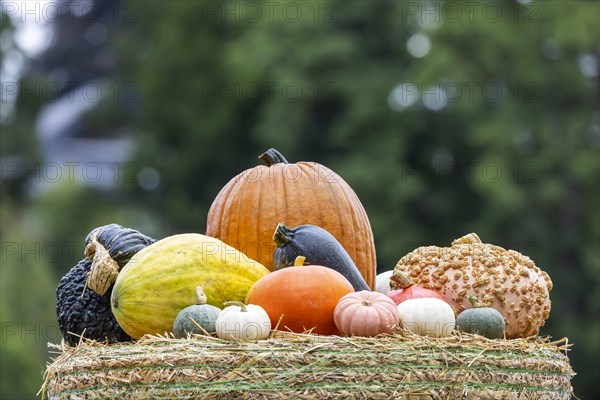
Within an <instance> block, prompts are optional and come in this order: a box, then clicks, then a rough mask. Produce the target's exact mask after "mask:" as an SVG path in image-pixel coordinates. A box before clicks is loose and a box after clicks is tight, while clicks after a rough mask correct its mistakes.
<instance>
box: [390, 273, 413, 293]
mask: <svg viewBox="0 0 600 400" xmlns="http://www.w3.org/2000/svg"><path fill="white" fill-rule="evenodd" d="M390 281H392V282H394V283H396V285H394V286H396V287H398V288H399V289H406V288H407V287H409V286H412V285H414V284H415V283H414V282H413V280H412V279H410V276H408V275H407V274H405V273H404V272H402V271H399V270H394V272H393V273H392V276H390Z"/></svg>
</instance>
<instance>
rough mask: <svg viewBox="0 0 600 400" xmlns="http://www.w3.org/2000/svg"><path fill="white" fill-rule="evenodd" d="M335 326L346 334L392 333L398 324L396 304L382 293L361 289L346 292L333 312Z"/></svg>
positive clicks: (372, 334) (370, 334) (374, 334)
mask: <svg viewBox="0 0 600 400" xmlns="http://www.w3.org/2000/svg"><path fill="white" fill-rule="evenodd" d="M333 319H334V321H335V326H337V328H338V329H339V330H340V331H341V332H342V333H343V334H344V335H346V336H376V335H379V334H380V333H392V332H393V330H394V328H395V327H396V326H398V325H399V324H400V319H399V318H398V309H397V308H396V304H394V302H393V301H392V299H390V298H389V297H387V296H386V295H384V294H382V293H377V292H369V291H368V290H361V291H360V292H356V293H348V294H347V295H345V296H344V297H342V299H341V300H340V301H339V303H338V305H337V306H336V307H335V311H334V313H333Z"/></svg>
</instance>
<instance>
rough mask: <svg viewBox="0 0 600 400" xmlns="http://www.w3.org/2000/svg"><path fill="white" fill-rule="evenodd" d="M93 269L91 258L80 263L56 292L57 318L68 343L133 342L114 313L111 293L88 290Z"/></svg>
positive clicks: (62, 280) (68, 273)
mask: <svg viewBox="0 0 600 400" xmlns="http://www.w3.org/2000/svg"><path fill="white" fill-rule="evenodd" d="M91 266H92V262H91V261H90V260H88V259H87V258H84V259H83V260H81V261H79V263H77V265H75V266H74V267H73V268H71V269H70V270H69V272H67V274H66V275H65V276H63V278H62V279H61V280H60V283H59V284H58V287H57V288H56V317H57V320H58V327H59V328H60V331H61V332H62V335H63V337H64V338H65V342H67V343H68V344H70V345H71V346H75V345H77V343H79V341H80V340H81V336H84V337H85V338H87V339H93V340H98V341H102V342H104V341H108V342H110V343H113V342H124V341H129V340H131V338H130V337H129V335H127V334H126V333H125V331H123V329H121V327H120V326H119V324H118V323H117V320H116V319H115V317H114V315H113V313H112V311H111V308H110V292H111V291H110V290H109V292H108V293H107V294H105V295H100V294H98V293H96V292H94V291H93V290H90V289H88V288H87V287H86V286H87V274H88V272H89V271H90V268H91Z"/></svg>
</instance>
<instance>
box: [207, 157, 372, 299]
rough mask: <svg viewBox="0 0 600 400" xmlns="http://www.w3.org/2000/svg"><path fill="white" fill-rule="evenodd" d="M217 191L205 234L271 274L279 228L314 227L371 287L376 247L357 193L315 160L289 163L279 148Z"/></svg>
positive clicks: (209, 212)
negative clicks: (345, 255)
mask: <svg viewBox="0 0 600 400" xmlns="http://www.w3.org/2000/svg"><path fill="white" fill-rule="evenodd" d="M259 158H260V159H261V160H262V161H263V162H264V163H265V165H259V166H256V167H254V168H251V169H248V170H246V171H244V172H242V173H241V174H239V175H237V176H236V177H234V178H233V179H232V180H230V181H229V182H228V183H227V184H226V185H225V186H224V187H223V189H221V191H220V192H219V194H218V195H217V197H216V198H215V200H214V201H213V203H212V205H211V207H210V210H209V211H208V217H207V224H206V235H208V236H212V237H215V238H218V239H220V240H222V241H223V242H225V243H227V244H228V245H230V246H232V247H235V248H236V249H238V250H239V251H241V252H242V253H244V254H246V255H248V256H249V257H250V258H252V259H254V260H256V261H258V262H259V263H260V264H262V265H264V266H265V267H267V268H268V269H269V270H270V271H273V253H274V252H275V248H276V246H275V243H274V242H273V231H275V228H276V227H277V224H278V223H280V222H284V223H285V224H286V225H288V226H299V225H306V224H311V225H317V226H320V227H321V228H323V229H325V230H326V231H328V232H329V233H331V234H332V235H333V237H335V238H336V239H337V241H338V242H340V243H341V245H342V246H343V247H344V249H345V250H346V251H347V252H348V254H349V255H350V258H352V261H354V264H356V266H357V267H358V270H359V271H360V273H361V275H362V276H363V278H364V279H365V282H366V283H367V285H369V287H370V288H371V289H374V288H375V275H376V273H377V272H376V270H377V265H376V260H375V243H374V241H373V231H372V230H371V225H370V223H369V218H368V217H367V214H366V212H365V209H364V208H363V206H362V204H361V202H360V200H359V199H358V197H357V196H356V193H354V191H353V190H352V189H351V188H350V186H348V184H347V183H346V182H345V181H344V180H343V179H342V177H340V176H339V175H337V174H336V173H335V172H333V171H332V170H331V169H329V168H327V167H325V166H323V165H321V164H318V163H316V162H304V161H303V162H298V163H288V161H287V160H286V159H285V157H283V156H282V155H281V154H280V153H279V152H278V151H277V150H275V149H270V150H268V151H266V152H265V153H264V154H262V155H261V156H260V157H259Z"/></svg>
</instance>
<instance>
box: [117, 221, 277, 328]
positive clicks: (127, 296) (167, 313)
mask: <svg viewBox="0 0 600 400" xmlns="http://www.w3.org/2000/svg"><path fill="white" fill-rule="evenodd" d="M268 273H269V270H268V269H267V268H265V267H264V266H263V265H261V264H259V263H258V262H256V261H254V260H252V259H250V258H249V257H247V256H246V255H244V254H243V253H241V252H239V251H237V250H236V249H234V248H233V247H231V246H228V245H226V244H225V243H223V242H221V241H220V240H218V239H215V238H211V237H209V236H204V235H200V234H195V233H188V234H181V235H174V236H170V237H167V238H164V239H162V240H159V241H158V242H156V243H154V244H152V245H150V246H148V247H146V248H145V249H143V250H142V251H140V252H139V253H137V254H136V255H135V256H134V257H132V258H131V260H130V261H129V262H128V263H127V265H125V267H124V268H123V269H122V270H121V272H120V273H119V276H118V278H117V281H116V282H115V286H114V288H113V291H112V296H111V306H112V310H113V314H114V315H115V318H116V319H117V322H118V323H119V325H120V326H121V328H123V330H124V331H125V332H127V334H128V335H130V336H131V337H133V338H135V339H139V338H140V337H142V336H143V335H144V334H147V333H149V334H157V333H160V334H162V333H164V332H170V331H171V328H172V326H173V321H174V320H175V318H176V317H177V314H178V313H179V311H181V310H182V309H183V308H185V307H186V306H188V305H190V304H193V303H194V289H195V288H196V287H197V286H201V285H204V293H205V294H206V296H207V301H206V303H207V304H212V305H214V306H216V307H219V308H222V307H223V302H225V301H232V300H233V301H244V299H245V298H246V294H247V292H248V290H249V289H250V287H251V286H252V285H253V284H254V282H256V281H257V280H259V279H260V278H262V277H263V276H265V275H267V274H268Z"/></svg>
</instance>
